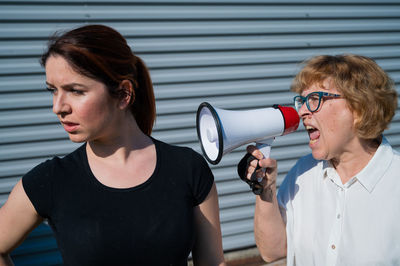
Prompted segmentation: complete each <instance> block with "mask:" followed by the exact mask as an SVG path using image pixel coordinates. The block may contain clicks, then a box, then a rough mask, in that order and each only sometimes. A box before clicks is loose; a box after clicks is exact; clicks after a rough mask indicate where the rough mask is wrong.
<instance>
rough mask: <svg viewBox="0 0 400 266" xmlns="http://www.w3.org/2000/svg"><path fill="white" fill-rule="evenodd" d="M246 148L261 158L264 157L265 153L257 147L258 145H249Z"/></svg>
mask: <svg viewBox="0 0 400 266" xmlns="http://www.w3.org/2000/svg"><path fill="white" fill-rule="evenodd" d="M246 150H247V152H248V153H250V154H251V155H253V156H254V157H256V158H257V159H259V160H260V159H262V158H264V154H262V152H261V151H260V150H259V149H257V147H256V146H254V145H249V146H247V148H246Z"/></svg>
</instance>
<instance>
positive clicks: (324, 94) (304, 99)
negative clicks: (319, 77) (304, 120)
mask: <svg viewBox="0 0 400 266" xmlns="http://www.w3.org/2000/svg"><path fill="white" fill-rule="evenodd" d="M313 95H318V105H317V107H316V108H315V109H314V110H312V109H311V108H310V105H309V104H308V99H310V96H313ZM323 97H332V98H340V97H342V96H341V95H340V94H335V93H329V92H324V91H314V92H311V93H309V94H308V95H307V96H301V95H297V96H294V97H293V101H294V107H295V108H296V110H297V112H298V111H299V110H300V108H301V107H302V106H303V104H304V102H305V103H306V106H307V109H308V110H309V111H310V112H311V113H314V112H316V111H317V110H318V109H319V107H320V106H321V99H322V98H323ZM299 99H300V100H301V102H300V101H299Z"/></svg>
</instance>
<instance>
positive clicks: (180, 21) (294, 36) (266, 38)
mask: <svg viewBox="0 0 400 266" xmlns="http://www.w3.org/2000/svg"><path fill="white" fill-rule="evenodd" d="M84 23H103V24H107V25H109V26H112V27H114V28H116V29H117V30H119V31H120V32H121V33H122V34H123V35H124V36H125V37H126V38H127V39H128V42H129V44H130V45H131V46H132V48H133V50H134V51H135V52H136V53H137V54H138V55H139V56H141V57H142V58H143V59H144V61H145V62H146V63H147V65H148V66H149V67H150V71H151V74H152V78H153V82H154V86H155V94H156V99H157V113H158V115H157V121H156V125H155V129H154V134H153V136H154V137H156V138H159V139H161V140H163V141H166V142H169V143H172V144H177V145H184V146H189V147H192V148H193V149H195V150H196V151H198V152H200V147H199V143H198V141H197V136H196V130H195V112H196V110H197V107H198V105H199V104H200V103H201V102H203V101H208V102H210V103H211V104H213V105H215V106H217V107H220V108H226V109H237V110H239V109H251V108H260V107H267V106H271V105H273V104H276V103H279V104H291V100H292V96H293V94H292V93H291V92H289V85H290V82H291V79H292V78H293V76H294V74H295V73H296V71H298V69H299V63H300V62H301V61H302V60H304V59H306V58H308V57H310V56H313V55H317V54H338V53H357V54H363V55H366V56H370V57H372V58H374V59H375V60H376V61H377V62H378V64H380V65H381V66H382V67H383V68H384V69H385V70H386V71H387V72H388V73H389V74H390V75H391V77H392V78H393V79H394V80H395V82H396V88H397V91H398V92H399V93H400V86H399V83H400V60H399V59H400V2H399V1H398V0H384V1H379V0H376V1H372V0H353V1H347V0H336V1H334V0H328V1H316V0H309V1H306V0H286V1H272V0H269V1H268V0H252V1H243V0H241V1H239V0H216V1H207V0H197V1H195V0H194V1H184V0H158V1H151V0H150V1H129V0H119V1H106V0H86V1H83V0H82V1H79V0H73V1H56V0H54V1H39V0H24V1H22V0H21V1H20V0H14V1H0V205H2V204H3V203H4V202H5V200H6V198H7V195H8V193H9V192H10V190H11V189H12V187H13V186H14V184H15V183H16V182H17V180H18V179H19V178H20V177H21V176H22V175H23V174H24V173H25V172H27V171H28V170H29V169H30V168H32V167H33V166H34V165H36V164H38V163H40V162H41V161H43V160H45V159H46V158H49V157H52V156H54V155H59V156H62V155H65V154H66V153H68V152H70V151H72V150H73V149H74V148H76V147H77V145H76V144H73V143H71V142H70V141H69V140H68V137H67V136H66V134H65V133H64V132H63V129H62V128H61V127H60V126H59V125H58V122H57V119H56V117H55V116H54V115H53V114H52V112H51V96H50V95H49V94H48V93H47V92H46V91H45V90H44V80H45V76H44V71H43V69H42V68H41V67H40V66H39V63H38V58H39V55H40V54H41V53H42V51H43V49H44V47H45V44H46V40H47V38H48V36H49V35H50V34H51V33H52V32H54V31H55V30H60V29H69V28H72V27H74V26H77V25H82V24H84ZM385 134H386V135H387V136H388V139H389V141H390V142H391V143H392V145H393V146H394V147H395V148H396V149H399V148H400V114H399V111H398V112H397V114H396V116H395V118H394V120H393V123H392V124H391V126H390V129H388V130H387V131H386V133H385ZM307 139H308V138H307V136H306V133H305V131H304V129H303V127H300V130H299V131H298V132H296V133H293V134H290V135H287V136H284V137H278V138H277V139H276V140H275V142H274V143H273V148H272V156H273V157H274V158H276V159H278V164H279V177H278V179H279V182H281V180H282V178H283V177H284V176H285V174H286V173H287V171H288V170H289V169H290V167H291V166H293V164H294V162H295V161H296V160H297V159H298V158H299V156H301V155H304V154H306V153H308V152H309V149H308V147H307V144H306V143H307ZM243 153H244V147H242V148H240V149H237V150H235V151H234V152H232V153H230V154H229V155H227V156H225V157H224V158H223V159H222V161H221V163H220V164H219V165H217V166H213V167H212V169H213V172H214V175H215V179H216V183H217V189H218V193H219V200H220V209H221V211H220V216H221V222H222V225H221V226H222V233H223V244H224V250H226V251H227V250H233V249H240V248H244V247H247V246H254V238H253V228H252V227H253V222H252V217H253V212H254V196H253V195H252V194H251V193H250V192H249V189H248V187H247V185H246V184H244V183H242V182H241V181H240V180H239V179H238V177H237V174H236V164H237V162H238V161H239V160H240V158H241V156H242V155H243ZM46 230H47V231H46ZM49 239H51V236H49V231H48V229H46V227H44V226H43V227H41V228H40V229H38V230H35V231H34V233H33V234H32V235H31V236H30V237H29V238H28V240H27V241H26V243H25V244H24V246H23V247H22V248H19V249H17V251H16V252H15V253H14V255H15V256H14V257H15V258H16V259H18V262H19V263H20V265H23V263H24V261H25V262H26V261H30V262H31V263H32V261H33V260H36V259H37V258H39V257H40V258H43V257H46V258H49V259H48V263H44V264H53V263H58V262H57V261H58V258H57V256H55V257H54V256H53V255H54V253H53V251H54V247H55V242H54V241H53V240H49ZM38 254H39V255H38ZM40 254H42V255H40Z"/></svg>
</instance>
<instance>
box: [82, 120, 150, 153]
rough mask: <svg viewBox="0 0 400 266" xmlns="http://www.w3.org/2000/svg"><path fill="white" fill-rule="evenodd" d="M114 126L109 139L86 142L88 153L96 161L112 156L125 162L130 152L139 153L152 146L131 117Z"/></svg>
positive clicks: (148, 138)
mask: <svg viewBox="0 0 400 266" xmlns="http://www.w3.org/2000/svg"><path fill="white" fill-rule="evenodd" d="M116 124H117V125H118V126H116V127H114V129H113V133H112V134H110V136H109V137H107V138H103V139H101V140H92V141H88V142H87V146H86V149H87V151H88V153H90V154H91V155H94V156H95V157H97V158H98V159H101V158H104V159H106V158H109V157H111V156H112V157H117V158H118V159H119V160H123V161H126V160H127V159H128V157H129V155H130V154H131V153H132V152H136V151H140V150H142V149H144V148H146V147H148V146H150V145H151V144H153V142H152V140H151V138H150V137H149V136H147V135H145V134H144V133H143V132H142V131H141V130H140V128H139V126H138V125H137V123H136V121H135V119H134V118H133V116H128V117H127V119H124V121H121V122H119V123H116Z"/></svg>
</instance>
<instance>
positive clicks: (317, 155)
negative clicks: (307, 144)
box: [312, 150, 327, 161]
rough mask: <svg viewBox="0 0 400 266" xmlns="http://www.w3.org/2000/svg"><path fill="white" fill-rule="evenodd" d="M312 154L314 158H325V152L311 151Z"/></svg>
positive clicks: (319, 159)
mask: <svg viewBox="0 0 400 266" xmlns="http://www.w3.org/2000/svg"><path fill="white" fill-rule="evenodd" d="M312 156H313V157H314V159H315V160H318V161H321V160H325V161H326V160H327V158H326V156H325V154H321V153H320V152H318V151H314V150H313V151H312Z"/></svg>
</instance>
